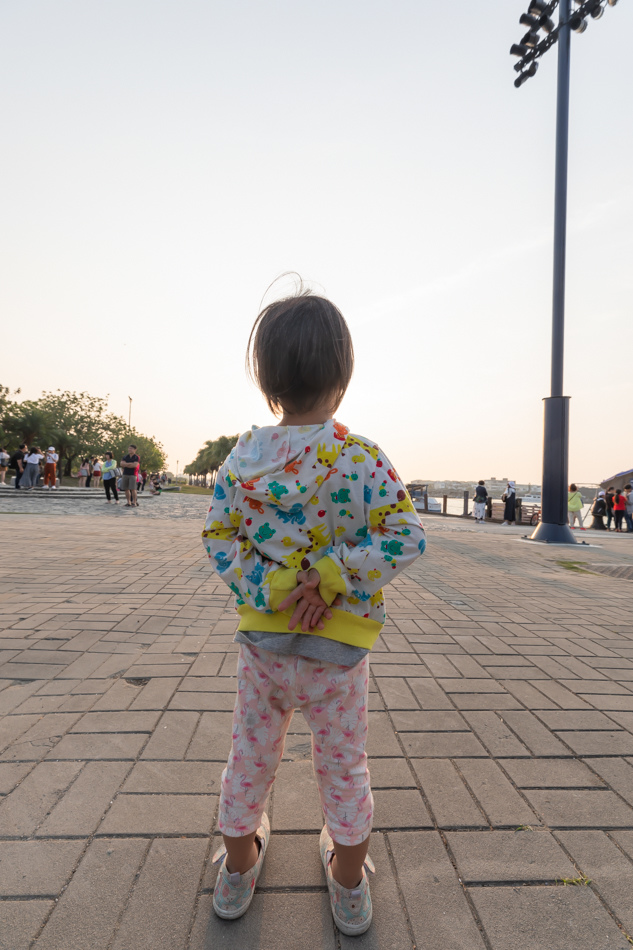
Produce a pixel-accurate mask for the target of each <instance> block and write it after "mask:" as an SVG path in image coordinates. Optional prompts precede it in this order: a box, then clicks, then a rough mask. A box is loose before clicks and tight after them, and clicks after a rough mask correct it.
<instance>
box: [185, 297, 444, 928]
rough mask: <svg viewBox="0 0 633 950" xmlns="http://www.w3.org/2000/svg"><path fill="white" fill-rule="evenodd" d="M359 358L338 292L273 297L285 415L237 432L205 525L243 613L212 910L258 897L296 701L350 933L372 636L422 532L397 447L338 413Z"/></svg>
mask: <svg viewBox="0 0 633 950" xmlns="http://www.w3.org/2000/svg"><path fill="white" fill-rule="evenodd" d="M353 363H354V355H353V348H352V340H351V337H350V333H349V329H348V327H347V324H346V322H345V320H344V319H343V316H342V314H341V313H340V311H339V310H338V309H337V308H336V307H335V306H334V304H332V303H330V301H329V300H326V299H325V298H323V297H318V296H315V295H313V294H311V293H309V292H302V293H300V294H298V295H296V296H293V297H290V298H286V299H284V300H279V301H277V302H275V303H272V304H270V305H269V306H267V307H265V308H264V310H262V312H261V313H260V314H259V316H258V318H257V320H256V322H255V326H254V327H253V330H252V332H251V338H250V340H249V369H250V371H251V373H252V375H253V377H254V379H255V381H256V382H257V385H258V386H259V388H260V389H261V391H262V393H263V394H264V396H265V398H266V401H267V403H268V405H269V406H270V408H271V410H272V411H273V412H274V413H275V414H276V415H279V414H281V415H282V418H281V420H280V422H279V425H275V426H265V427H263V428H258V427H257V426H253V428H252V429H251V430H250V431H249V432H246V433H244V435H242V436H240V438H239V440H238V443H237V445H236V446H235V448H234V449H233V450H232V452H231V454H230V455H229V457H228V458H227V459H226V461H225V462H224V464H223V465H222V467H221V469H220V470H219V472H218V475H217V480H216V484H215V492H214V496H213V502H212V504H211V508H210V509H209V514H208V516H207V520H206V524H205V529H204V531H203V541H204V545H205V548H206V550H207V552H208V555H209V559H210V561H211V565H212V567H213V569H214V570H215V571H216V572H217V573H218V574H219V575H220V577H221V578H222V579H223V580H224V581H225V582H226V583H227V584H228V585H229V587H230V588H231V590H232V591H233V592H234V594H235V597H236V602H237V611H238V613H239V615H240V618H241V619H240V624H239V630H238V632H237V634H236V637H235V639H236V641H237V642H238V643H239V644H240V650H239V661H238V672H237V698H236V705H235V713H234V718H233V745H232V748H231V753H230V755H229V760H228V763H227V766H226V768H225V770H224V772H223V773H222V783H221V793H220V811H219V821H218V826H219V829H220V831H221V832H222V835H223V838H224V847H223V848H220V850H219V851H218V852H217V853H216V855H214V859H213V860H214V861H216V862H221V866H220V869H219V873H218V878H217V883H216V886H215V892H214V897H213V906H214V909H215V912H216V913H217V914H218V915H219V916H220V917H224V918H228V919H234V918H237V917H240V916H241V915H242V914H243V913H245V911H246V910H247V909H248V907H249V905H250V902H251V900H252V897H253V890H254V888H255V884H256V881H257V878H258V876H259V873H260V871H261V868H262V863H263V860H264V855H265V853H266V848H267V845H268V840H269V836H270V826H269V823H268V818H267V816H266V814H264V806H265V804H266V800H267V797H268V793H269V791H270V788H271V786H272V783H273V780H274V778H275V772H276V771H277V767H278V765H279V762H280V760H281V756H282V753H283V748H284V740H285V736H286V732H287V729H288V726H289V723H290V719H291V717H292V714H293V711H294V709H295V708H298V709H300V710H301V712H302V713H303V715H304V717H305V719H306V721H307V723H308V725H309V726H310V729H311V731H312V755H313V762H314V768H315V774H316V780H317V783H318V787H319V793H320V797H321V804H322V807H323V811H324V815H325V826H324V828H323V831H322V832H321V858H322V860H323V864H324V867H325V874H326V877H327V883H328V889H329V893H330V899H331V904H332V914H333V916H334V920H335V922H336V924H337V926H338V927H339V929H340V930H341V931H342V932H343V933H345V934H350V935H354V934H361V933H364V932H365V931H366V930H367V928H368V927H369V925H370V923H371V917H372V908H371V897H370V893H369V884H368V880H367V875H366V870H370V871H373V864H372V862H371V859H370V858H369V857H368V856H367V850H368V846H369V834H370V831H371V826H372V812H373V798H372V794H371V789H370V784H369V771H368V769H367V756H366V754H365V743H366V741H367V722H368V718H367V705H368V683H369V651H370V650H371V648H372V646H373V644H374V643H375V641H376V639H377V637H378V635H379V634H380V631H381V629H382V626H383V624H384V622H385V603H384V599H383V592H382V587H383V586H384V585H385V584H387V583H389V581H391V580H393V579H394V578H395V577H397V575H398V574H399V573H400V571H402V570H403V569H404V568H406V567H408V566H409V565H410V564H411V563H412V562H413V561H414V560H415V559H416V558H417V557H418V555H420V554H421V553H422V552H423V551H424V548H425V544H426V542H425V539H424V531H423V529H422V526H421V524H420V521H419V519H418V515H417V514H416V512H415V509H414V507H413V504H412V502H411V499H410V498H409V496H408V494H407V492H406V490H405V487H404V485H403V484H402V482H401V481H400V479H399V478H398V476H397V474H396V472H395V470H394V468H393V466H392V465H391V462H390V461H389V459H388V458H387V457H386V456H385V455H384V453H383V452H382V451H381V450H380V449H379V448H378V446H377V445H375V444H374V443H373V442H372V441H371V440H368V439H364V438H362V437H360V436H356V435H352V434H351V433H350V431H349V429H348V428H347V427H346V426H344V425H342V424H341V423H340V422H336V421H335V420H334V418H333V415H334V412H335V411H336V409H337V407H338V406H339V404H340V402H341V400H342V398H343V395H344V394H345V391H346V389H347V386H348V384H349V381H350V377H351V375H352V369H353Z"/></svg>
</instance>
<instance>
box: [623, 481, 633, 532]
mask: <svg viewBox="0 0 633 950" xmlns="http://www.w3.org/2000/svg"><path fill="white" fill-rule="evenodd" d="M624 494H625V496H626V511H625V512H624V517H625V518H626V530H627V531H628V532H633V492H632V491H631V486H630V485H625V486H624Z"/></svg>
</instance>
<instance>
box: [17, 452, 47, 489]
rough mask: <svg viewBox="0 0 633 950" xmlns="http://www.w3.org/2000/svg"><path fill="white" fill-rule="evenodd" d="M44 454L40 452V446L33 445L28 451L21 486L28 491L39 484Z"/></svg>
mask: <svg viewBox="0 0 633 950" xmlns="http://www.w3.org/2000/svg"><path fill="white" fill-rule="evenodd" d="M43 458H44V456H43V455H42V453H41V452H40V449H39V446H37V445H32V446H31V448H30V449H29V451H28V453H27V454H26V455H25V456H24V462H25V468H24V475H23V476H22V482H21V485H20V487H21V488H24V489H26V491H33V488H34V486H35V485H37V479H38V476H39V474H40V462H41V461H42V459H43Z"/></svg>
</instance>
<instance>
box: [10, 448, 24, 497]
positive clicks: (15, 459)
mask: <svg viewBox="0 0 633 950" xmlns="http://www.w3.org/2000/svg"><path fill="white" fill-rule="evenodd" d="M26 450H27V444H26V442H23V443H22V445H21V446H20V448H19V449H18V450H17V452H14V453H13V455H12V456H11V463H10V464H11V468H14V469H15V488H19V487H20V480H21V478H22V476H23V475H24V456H25V455H26Z"/></svg>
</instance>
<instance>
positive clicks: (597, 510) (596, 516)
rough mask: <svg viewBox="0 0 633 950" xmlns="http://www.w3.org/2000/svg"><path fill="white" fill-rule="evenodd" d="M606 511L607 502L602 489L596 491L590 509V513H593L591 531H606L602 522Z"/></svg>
mask: <svg viewBox="0 0 633 950" xmlns="http://www.w3.org/2000/svg"><path fill="white" fill-rule="evenodd" d="M606 513H607V502H606V498H605V493H604V492H603V491H599V492H598V497H597V498H596V500H595V501H594V503H593V508H592V509H591V514H592V515H593V521H592V522H591V525H590V527H591V530H592V531H606V530H607V529H606V526H605V523H604V518H605V515H606Z"/></svg>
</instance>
